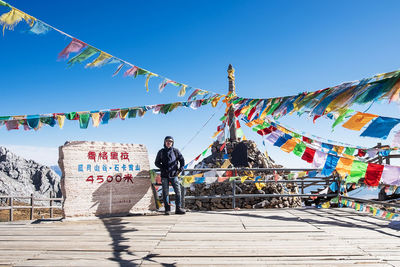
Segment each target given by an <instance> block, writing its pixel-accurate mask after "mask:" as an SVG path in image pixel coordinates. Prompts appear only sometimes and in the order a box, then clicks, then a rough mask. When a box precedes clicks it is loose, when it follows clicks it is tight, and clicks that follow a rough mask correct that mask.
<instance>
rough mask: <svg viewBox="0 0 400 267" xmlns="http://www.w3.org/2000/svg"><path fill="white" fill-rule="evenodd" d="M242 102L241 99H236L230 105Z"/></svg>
mask: <svg viewBox="0 0 400 267" xmlns="http://www.w3.org/2000/svg"><path fill="white" fill-rule="evenodd" d="M242 100H243V98H237V99H235V100H233V101H232V104H237V103H239V102H240V101H242Z"/></svg>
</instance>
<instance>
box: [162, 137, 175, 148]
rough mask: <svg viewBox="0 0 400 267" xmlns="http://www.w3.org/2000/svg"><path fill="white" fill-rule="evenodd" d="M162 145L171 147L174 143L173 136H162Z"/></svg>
mask: <svg viewBox="0 0 400 267" xmlns="http://www.w3.org/2000/svg"><path fill="white" fill-rule="evenodd" d="M164 145H165V146H166V147H168V148H170V147H172V146H173V145H174V138H172V136H166V137H165V138H164Z"/></svg>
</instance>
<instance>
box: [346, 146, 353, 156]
mask: <svg viewBox="0 0 400 267" xmlns="http://www.w3.org/2000/svg"><path fill="white" fill-rule="evenodd" d="M355 150H356V149H355V148H354V147H346V149H345V150H344V154H346V155H350V156H353V154H354V151H355Z"/></svg>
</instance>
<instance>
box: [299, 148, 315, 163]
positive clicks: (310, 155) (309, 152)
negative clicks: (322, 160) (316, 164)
mask: <svg viewBox="0 0 400 267" xmlns="http://www.w3.org/2000/svg"><path fill="white" fill-rule="evenodd" d="M314 155H315V150H314V149H312V148H309V147H306V150H305V151H304V154H303V156H301V159H302V160H305V161H307V162H308V163H312V162H313V160H314Z"/></svg>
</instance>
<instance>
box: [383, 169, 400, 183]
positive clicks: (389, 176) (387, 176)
mask: <svg viewBox="0 0 400 267" xmlns="http://www.w3.org/2000/svg"><path fill="white" fill-rule="evenodd" d="M381 183H383V184H387V185H400V167H398V166H391V165H384V168H383V172H382V178H381Z"/></svg>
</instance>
